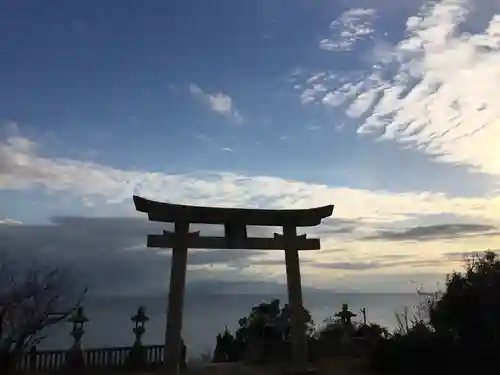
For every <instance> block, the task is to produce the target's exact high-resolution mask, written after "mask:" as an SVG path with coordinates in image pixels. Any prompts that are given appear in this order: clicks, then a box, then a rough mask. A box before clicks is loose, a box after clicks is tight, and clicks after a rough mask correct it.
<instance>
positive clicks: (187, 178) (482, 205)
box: [0, 137, 500, 223]
mask: <svg viewBox="0 0 500 375" xmlns="http://www.w3.org/2000/svg"><path fill="white" fill-rule="evenodd" d="M33 186H42V187H44V188H46V189H47V190H49V191H56V192H58V191H59V192H64V191H66V192H72V193H75V194H77V195H80V196H82V197H86V198H87V202H91V201H92V199H93V198H94V197H99V198H100V199H103V198H104V199H105V200H107V201H108V203H125V204H126V207H130V208H131V209H132V203H131V196H132V195H133V194H142V195H145V196H147V197H150V198H153V199H158V200H168V201H171V202H176V203H185V204H201V205H215V206H246V207H256V206H264V207H271V208H299V207H302V208H304V207H314V206H320V205H325V204H336V208H335V211H334V216H335V217H338V218H343V219H358V218H364V219H365V220H370V221H371V222H377V223H384V222H388V223H391V222H393V221H395V220H404V219H406V218H411V217H414V216H415V215H431V214H446V213H449V214H454V215H458V216H464V217H469V218H471V219H474V220H478V219H481V220H488V221H494V222H498V223H500V197H489V198H448V197H447V196H446V195H444V194H441V193H430V192H425V193H422V192H408V193H399V194H397V193H390V192H384V191H369V190H362V189H351V188H348V187H329V186H327V185H322V184H309V183H305V182H300V181H293V180H286V179H282V178H279V177H270V176H246V175H239V174H234V173H224V172H220V173H206V174H195V175H193V174H164V173H161V172H146V171H140V170H120V169H116V168H111V167H107V166H104V165H100V164H96V163H92V162H84V161H78V160H72V159H62V158H60V159H56V158H47V157H43V156H41V155H39V154H37V152H36V147H34V146H33V142H30V141H29V140H26V139H23V138H19V137H18V138H15V139H10V140H7V142H5V143H3V144H2V143H0V189H13V190H19V189H28V188H31V187H33Z"/></svg>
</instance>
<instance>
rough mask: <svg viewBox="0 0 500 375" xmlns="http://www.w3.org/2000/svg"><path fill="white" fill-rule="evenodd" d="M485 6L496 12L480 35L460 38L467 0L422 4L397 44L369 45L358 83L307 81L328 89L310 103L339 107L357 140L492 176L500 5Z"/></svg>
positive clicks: (499, 122) (496, 168)
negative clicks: (368, 63)
mask: <svg viewBox="0 0 500 375" xmlns="http://www.w3.org/2000/svg"><path fill="white" fill-rule="evenodd" d="M497 4H498V3H497ZM490 5H491V8H492V9H495V10H496V12H493V14H492V15H491V18H490V20H489V22H488V25H487V26H486V27H485V28H484V30H483V31H476V32H475V33H465V32H463V31H462V29H463V28H464V27H466V26H467V25H468V23H469V22H471V21H474V20H473V19H472V17H473V13H472V12H471V9H472V5H471V4H470V3H469V2H468V1H466V0H444V1H441V2H438V3H434V2H430V3H428V4H426V5H425V6H424V7H423V8H422V10H421V12H420V14H418V15H417V16H415V17H410V18H409V19H408V21H407V23H406V33H405V37H404V39H402V40H401V41H399V43H397V44H396V45H394V46H392V47H390V46H388V45H387V42H385V41H381V42H380V45H377V46H376V47H375V50H374V58H375V59H376V61H375V63H374V64H373V67H372V69H371V70H370V71H368V72H367V73H366V74H365V75H363V76H362V77H361V78H358V77H357V78H355V79H352V80H349V81H347V82H345V79H344V80H343V81H342V80H337V83H336V85H337V87H333V86H334V85H331V84H330V85H328V84H326V83H325V82H321V81H320V80H317V81H315V84H320V83H323V84H325V85H326V86H327V87H328V89H329V90H328V92H327V93H326V95H324V97H323V98H319V99H318V100H322V102H323V103H324V104H326V105H330V106H339V105H345V104H347V105H348V109H347V115H348V116H350V117H356V118H361V119H363V123H362V124H361V126H360V127H359V128H358V133H360V134H377V135H380V134H382V135H381V139H385V140H390V141H394V142H398V143H400V144H403V145H404V146H405V147H406V148H413V149H416V150H418V151H420V152H423V153H426V154H428V155H430V156H431V157H432V158H433V160H436V161H439V162H445V163H452V164H461V165H466V166H469V167H472V168H475V169H477V170H479V171H482V172H485V173H488V174H491V175H496V176H499V177H500V157H498V154H499V151H498V150H499V148H500V102H499V101H498V99H497V93H498V82H500V4H499V5H497V6H496V7H495V6H494V4H490ZM495 13H496V14H495ZM475 30H477V23H475ZM382 51H383V53H382ZM309 86H310V85H309ZM308 89H310V87H308V85H306V90H308Z"/></svg>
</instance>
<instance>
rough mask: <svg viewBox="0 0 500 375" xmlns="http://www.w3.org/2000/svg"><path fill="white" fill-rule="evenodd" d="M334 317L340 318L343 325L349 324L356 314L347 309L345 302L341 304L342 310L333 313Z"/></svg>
mask: <svg viewBox="0 0 500 375" xmlns="http://www.w3.org/2000/svg"><path fill="white" fill-rule="evenodd" d="M335 316H336V317H338V318H340V321H341V322H342V324H344V325H351V324H352V322H351V319H352V318H354V317H355V316H356V314H354V313H353V312H352V311H349V307H348V306H347V303H344V304H343V305H342V310H340V311H339V312H338V313H336V314H335Z"/></svg>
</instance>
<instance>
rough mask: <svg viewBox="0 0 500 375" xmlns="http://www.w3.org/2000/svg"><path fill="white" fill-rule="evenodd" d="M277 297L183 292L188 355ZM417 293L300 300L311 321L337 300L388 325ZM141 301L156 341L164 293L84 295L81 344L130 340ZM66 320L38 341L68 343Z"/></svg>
mask: <svg viewBox="0 0 500 375" xmlns="http://www.w3.org/2000/svg"><path fill="white" fill-rule="evenodd" d="M273 298H279V299H280V301H281V304H284V303H286V301H287V296H286V294H281V295H280V294H268V295H264V294H261V295H257V294H243V295H242V294H240V295H236V294H234V295H231V294H204V295H202V294H199V295H198V294H187V296H186V300H185V310H184V328H183V337H184V340H185V341H186V344H187V345H188V355H189V356H193V355H197V354H200V353H202V352H206V351H207V350H212V349H213V347H214V345H215V336H216V335H217V333H219V332H220V331H222V330H223V329H224V326H227V327H228V328H229V329H231V330H233V329H234V328H236V326H237V324H238V320H239V319H240V318H242V317H243V316H246V315H248V313H249V312H250V310H251V307H252V306H254V305H255V304H258V303H259V302H262V301H269V300H271V299H273ZM419 301H421V298H419V297H418V295H417V294H337V293H327V292H317V293H309V294H307V295H304V305H305V306H306V307H307V308H308V309H309V310H310V311H311V314H312V316H313V319H314V322H315V323H316V324H317V325H319V324H321V323H322V322H323V320H324V319H326V318H328V317H329V316H332V315H333V314H334V313H335V312H336V311H339V310H340V308H341V306H342V304H343V303H347V304H349V308H350V309H351V311H353V312H354V313H357V314H358V316H357V318H356V320H358V321H360V320H361V319H362V316H361V313H360V309H361V308H363V307H365V308H366V309H367V317H368V320H369V321H372V322H376V323H378V324H381V325H382V326H386V327H388V328H389V329H394V328H395V326H396V318H395V312H401V311H403V309H404V308H405V307H408V308H410V309H411V308H414V306H416V305H417V304H418V303H419ZM140 305H143V306H145V307H146V314H147V315H148V316H149V318H150V320H149V322H147V323H146V333H145V334H144V336H143V343H144V344H146V345H155V344H162V343H163V342H164V341H165V312H166V307H167V297H166V296H165V297H93V298H91V297H89V298H87V300H86V302H85V311H86V315H87V318H89V322H88V323H86V325H85V335H84V337H83V344H84V346H86V347H89V348H91V347H107V346H130V345H132V343H133V341H134V335H133V333H132V328H133V323H132V322H131V321H130V318H131V317H132V315H134V314H135V313H136V311H137V308H138V307H139V306H140ZM70 331H71V324H69V323H67V324H63V325H61V326H59V327H57V328H56V329H55V330H54V332H52V333H51V335H50V336H49V337H48V338H47V339H46V340H45V341H44V342H43V343H42V344H41V345H40V349H42V348H54V349H55V348H57V349H59V348H60V349H65V348H69V346H70V345H71V342H72V340H71V336H69V333H70Z"/></svg>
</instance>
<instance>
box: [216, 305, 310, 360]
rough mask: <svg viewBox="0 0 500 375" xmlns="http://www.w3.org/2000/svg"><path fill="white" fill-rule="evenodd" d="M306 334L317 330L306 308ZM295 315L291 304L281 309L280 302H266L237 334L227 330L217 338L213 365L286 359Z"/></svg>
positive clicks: (253, 311) (242, 320)
mask: <svg viewBox="0 0 500 375" xmlns="http://www.w3.org/2000/svg"><path fill="white" fill-rule="evenodd" d="M304 324H305V325H306V327H305V328H306V332H307V333H308V334H309V335H311V334H312V333H313V330H314V325H313V322H312V318H311V314H310V313H309V311H307V310H306V309H304ZM291 325H292V322H291V312H290V308H289V306H288V305H284V306H283V307H281V306H280V301H279V300H278V299H275V300H272V301H271V302H263V303H261V304H259V305H257V306H254V307H253V308H252V311H251V312H250V314H249V315H248V316H247V317H244V318H241V319H240V320H239V322H238V328H237V329H236V331H235V333H234V335H233V334H232V333H231V332H229V330H228V329H227V328H226V329H225V330H224V332H222V333H220V334H219V335H217V343H216V347H215V350H214V355H213V359H212V360H213V362H236V361H239V360H242V359H248V358H249V357H253V360H255V361H259V362H265V361H267V360H268V359H269V358H273V359H276V358H280V357H286V353H287V351H288V350H289V342H290V340H291Z"/></svg>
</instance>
